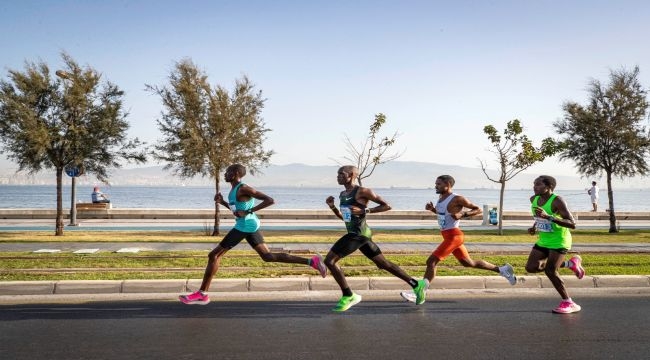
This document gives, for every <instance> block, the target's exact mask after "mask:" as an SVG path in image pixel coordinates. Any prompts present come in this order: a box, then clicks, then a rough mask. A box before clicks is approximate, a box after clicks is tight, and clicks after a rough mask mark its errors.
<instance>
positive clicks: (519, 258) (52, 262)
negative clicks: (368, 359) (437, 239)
mask: <svg viewBox="0 0 650 360" xmlns="http://www.w3.org/2000/svg"><path fill="white" fill-rule="evenodd" d="M581 255H582V258H583V261H584V264H585V267H586V269H587V274H588V275H647V274H650V254H600V253H599V254H584V253H583V254H581ZM386 257H387V258H389V259H390V260H391V261H393V262H395V263H396V264H397V265H399V266H401V267H403V268H404V269H405V270H406V271H407V272H408V273H409V274H411V275H412V276H415V277H420V276H422V274H423V272H424V264H425V262H426V259H427V257H428V255H425V254H408V255H404V254H386ZM472 257H473V258H474V259H479V258H480V259H484V260H486V261H489V262H491V263H494V264H499V265H500V264H503V263H505V262H508V263H510V264H512V265H513V266H514V267H515V270H516V272H517V273H519V274H523V273H524V265H525V263H526V260H527V255H488V254H478V253H475V254H472ZM206 260H207V252H205V251H204V252H199V251H177V252H147V253H141V254H114V253H98V254H92V255H78V254H34V253H24V252H23V253H0V264H2V265H1V267H0V280H2V281H15V280H124V279H185V278H193V279H197V278H201V277H202V275H203V268H204V267H205V263H206ZM339 264H340V265H341V266H342V267H343V269H344V271H345V274H346V275H347V276H390V274H388V273H387V272H385V271H381V270H379V269H377V268H376V267H374V264H373V263H372V262H371V261H370V260H368V259H366V258H365V257H363V256H361V255H352V256H349V257H347V258H345V259H343V260H342V261H341V262H340V263H339ZM24 269H36V270H31V271H28V272H25V271H24ZM122 269H128V270H122ZM562 273H563V274H567V275H568V274H571V273H570V272H569V271H568V270H562ZM310 275H316V272H315V271H314V270H313V269H311V268H308V267H306V266H304V265H290V264H283V263H265V262H264V261H262V260H261V259H260V258H259V257H258V256H257V255H256V254H255V253H254V252H252V251H233V252H231V253H229V254H228V255H226V256H225V257H224V258H223V260H222V262H221V268H220V270H219V273H218V277H220V278H259V277H283V276H310ZM438 275H441V276H457V275H492V274H491V273H490V272H487V271H483V270H476V269H467V268H464V267H462V266H460V265H459V264H458V263H457V262H456V260H455V259H453V258H451V257H450V258H448V259H446V260H445V261H443V262H442V264H441V266H439V269H438ZM493 275H496V274H493Z"/></svg>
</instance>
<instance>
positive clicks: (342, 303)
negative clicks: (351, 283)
mask: <svg viewBox="0 0 650 360" xmlns="http://www.w3.org/2000/svg"><path fill="white" fill-rule="evenodd" d="M360 302H361V295H357V294H352V296H342V297H341V300H339V303H338V304H336V306H335V307H334V308H333V309H332V311H335V312H344V311H345V310H347V309H349V308H351V307H353V306H354V305H356V304H358V303H360Z"/></svg>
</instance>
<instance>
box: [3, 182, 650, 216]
mask: <svg viewBox="0 0 650 360" xmlns="http://www.w3.org/2000/svg"><path fill="white" fill-rule="evenodd" d="M257 189H258V190H260V191H262V192H264V193H266V194H268V195H269V196H271V197H273V198H274V199H275V202H276V205H275V206H274V207H273V208H275V209H326V205H325V198H327V197H328V196H330V195H332V196H335V197H337V196H338V193H339V192H340V190H341V188H289V187H268V188H263V187H259V188H257ZM227 190H228V189H227ZM227 190H226V191H225V192H223V193H224V196H225V195H226V192H227ZM374 190H375V192H376V193H377V194H379V195H380V196H382V197H383V198H384V199H386V201H388V202H389V203H390V204H391V205H392V207H393V209H396V210H421V209H424V205H425V204H426V202H427V201H432V200H433V199H434V198H436V197H437V196H436V194H435V191H434V190H433V189H380V188H376V189H374ZM102 191H103V192H104V193H106V194H108V195H109V196H110V199H111V201H112V203H113V208H159V209H170V208H175V209H210V208H213V207H214V202H213V200H212V199H213V196H214V190H213V188H210V187H180V186H176V187H172V186H166V187H163V186H149V187H145V186H113V187H102ZM91 192H92V187H91V186H78V187H77V191H76V193H77V201H79V202H90V193H91ZM456 192H457V193H460V194H462V195H464V196H466V197H467V198H468V199H470V201H472V202H474V203H475V204H477V205H479V206H482V205H483V204H498V202H499V191H498V190H492V189H465V190H464V189H457V190H456ZM557 193H558V194H559V195H561V196H563V197H564V198H565V200H566V201H567V203H568V204H569V207H570V208H571V210H572V211H588V210H590V209H591V203H590V199H589V196H588V195H587V193H586V191H584V190H567V191H557ZM531 195H532V190H530V191H529V190H506V194H505V200H504V209H505V210H506V211H517V210H524V211H525V210H528V209H529V207H530V202H529V198H530V196H531ZM614 201H615V206H616V210H617V211H650V190H639V189H634V190H617V191H615V192H614ZM599 204H600V208H601V209H605V208H607V193H606V192H605V191H603V190H601V192H600V203H599ZM63 206H64V208H69V207H70V186H69V185H68V186H64V189H63ZM9 208H41V209H54V208H56V187H55V186H49V185H23V186H20V185H0V209H9Z"/></svg>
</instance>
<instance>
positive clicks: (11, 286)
mask: <svg viewBox="0 0 650 360" xmlns="http://www.w3.org/2000/svg"><path fill="white" fill-rule="evenodd" d="M517 279H518V281H517V284H516V285H514V286H510V284H508V282H507V281H506V280H505V279H503V278H502V277H500V276H439V277H437V278H436V279H435V280H434V282H433V283H432V284H431V287H430V289H436V290H448V289H453V290H490V289H495V290H497V289H545V288H551V289H552V288H553V286H552V284H551V282H550V281H549V280H548V278H546V277H545V276H536V275H531V276H519V277H517ZM347 280H348V283H349V284H350V288H352V290H358V291H385V290H395V291H397V290H407V289H408V286H407V285H406V284H405V283H404V282H403V281H402V280H400V279H397V278H394V277H349V278H347ZM562 280H563V281H564V282H565V283H566V285H567V287H568V288H569V289H572V288H582V289H587V288H650V275H597V276H585V277H584V278H583V279H581V280H578V279H577V278H575V277H574V276H562ZM200 284H201V280H199V279H171V280H60V281H3V282H0V296H5V295H10V296H11V295H69V294H152V293H184V292H189V291H194V290H196V289H198V288H199V286H200ZM336 290H339V287H338V285H337V284H336V282H335V281H334V279H333V278H332V277H328V278H325V279H323V278H320V277H287V278H276V279H270V278H250V279H215V281H213V282H212V286H211V288H210V292H215V293H219V292H228V293H251V294H260V293H268V292H282V291H289V292H322V291H336Z"/></svg>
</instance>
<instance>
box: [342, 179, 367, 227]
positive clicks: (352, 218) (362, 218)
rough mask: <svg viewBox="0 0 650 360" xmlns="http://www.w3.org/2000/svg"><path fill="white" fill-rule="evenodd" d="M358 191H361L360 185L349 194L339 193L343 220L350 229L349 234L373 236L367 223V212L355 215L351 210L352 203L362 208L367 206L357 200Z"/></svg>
mask: <svg viewBox="0 0 650 360" xmlns="http://www.w3.org/2000/svg"><path fill="white" fill-rule="evenodd" d="M357 191H359V186H357V187H355V188H354V190H352V192H350V193H349V194H341V195H339V201H340V202H339V208H340V209H341V215H342V216H343V222H344V223H345V228H346V229H347V230H348V233H349V234H357V235H363V236H365V237H367V238H371V237H372V231H371V230H370V228H369V227H368V224H366V214H365V213H363V214H361V215H354V214H352V212H350V206H352V205H354V206H356V207H360V208H362V209H365V208H366V206H365V205H362V204H360V203H358V202H357V199H356V198H357Z"/></svg>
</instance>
